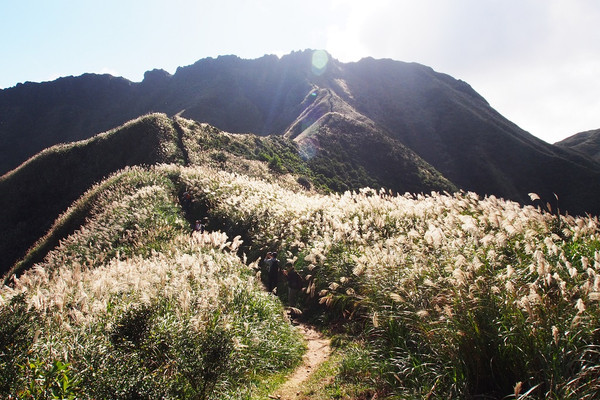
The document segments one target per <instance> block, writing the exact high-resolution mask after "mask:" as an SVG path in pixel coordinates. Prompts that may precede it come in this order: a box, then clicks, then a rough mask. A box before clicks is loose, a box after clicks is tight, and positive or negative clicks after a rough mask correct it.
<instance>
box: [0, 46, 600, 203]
mask: <svg viewBox="0 0 600 400" xmlns="http://www.w3.org/2000/svg"><path fill="white" fill-rule="evenodd" d="M315 56H320V57H321V58H320V59H318V60H316V59H315V60H313V58H314V57H315ZM313 61H318V63H313ZM325 61H326V62H325ZM148 112H162V113H165V114H167V115H168V116H174V115H180V116H181V117H184V118H187V119H191V120H196V121H200V122H206V123H209V124H211V125H213V126H215V127H217V128H218V129H221V130H224V131H227V132H234V133H254V134H256V135H259V136H264V135H270V134H272V135H283V136H284V137H286V138H289V139H292V140H294V141H295V142H297V144H298V145H299V147H300V149H301V151H302V154H303V156H304V157H305V161H306V162H307V163H309V164H311V163H312V164H313V170H316V169H318V168H319V165H320V167H321V179H322V180H323V181H325V180H329V181H330V182H329V184H328V186H329V187H330V188H333V189H335V190H345V189H348V188H356V185H355V184H356V183H358V182H366V181H369V179H368V177H369V176H370V175H372V174H377V175H378V177H377V178H376V179H374V181H376V182H377V183H378V184H379V185H381V186H385V187H387V188H389V189H391V190H394V191H398V192H404V191H411V192H419V191H426V190H428V189H427V188H428V187H431V186H436V185H435V184H434V185H427V184H426V185H422V183H423V182H427V181H428V180H429V181H430V182H433V181H435V180H439V179H440V177H444V178H446V179H447V180H449V181H450V182H451V186H452V187H454V188H459V189H462V190H468V191H474V192H477V193H479V194H481V195H496V196H499V197H504V198H508V199H513V200H516V201H519V202H522V203H526V202H528V201H529V200H528V196H527V194H528V193H530V192H535V193H538V194H539V195H540V197H541V198H542V199H543V200H544V202H546V201H548V200H550V199H551V200H554V199H555V194H556V195H557V196H558V198H559V203H558V206H559V208H560V209H561V210H565V211H569V212H571V213H575V214H582V213H586V212H589V213H593V214H598V212H599V211H600V206H599V205H598V202H597V201H596V199H597V198H598V195H600V179H599V178H600V164H599V163H598V162H597V161H593V160H590V159H589V157H586V156H584V155H582V154H581V153H579V152H576V151H573V150H572V149H567V148H565V147H563V146H554V145H551V144H548V143H546V142H544V141H542V140H540V139H537V138H536V137H534V136H532V135H530V134H529V133H527V132H525V131H523V130H522V129H520V128H519V127H518V126H516V125H515V124H513V123H512V122H510V121H508V120H507V119H506V118H504V117H503V116H502V115H500V114H499V113H498V112H496V111H495V110H494V109H493V108H492V107H491V106H490V105H489V104H488V103H487V102H486V101H485V99H484V98H483V97H482V96H480V95H479V94H478V93H477V92H475V91H474V90H473V89H472V88H471V87H470V86H469V85H468V84H467V83H465V82H463V81H460V80H457V79H454V78H452V77H450V76H448V75H446V74H442V73H438V72H435V71H434V70H433V69H431V68H429V67H426V66H423V65H420V64H415V63H404V62H399V61H393V60H388V59H383V60H375V59H372V58H367V59H363V60H361V61H359V62H354V63H341V62H339V61H337V60H335V59H333V58H331V57H330V56H328V55H326V54H325V55H324V53H322V52H320V53H319V52H313V51H310V50H306V51H301V52H294V53H291V54H289V55H286V56H283V57H281V58H278V57H276V56H264V57H262V58H259V59H255V60H243V59H240V58H238V57H236V56H223V57H219V58H216V59H212V58H208V59H203V60H200V61H198V62H196V63H195V64H193V65H190V66H187V67H180V68H178V69H177V71H176V72H175V74H173V75H170V74H168V73H166V72H165V71H161V70H154V71H149V72H147V73H146V74H145V77H144V80H143V81H142V82H141V83H132V82H128V81H126V80H124V79H122V78H113V77H110V76H108V75H102V76H98V75H83V76H80V77H69V78H61V79H59V80H57V81H54V82H47V83H40V84H34V83H26V84H23V85H18V86H17V87H14V88H10V89H6V90H3V91H1V92H0V115H2V121H1V124H0V138H1V139H2V140H1V141H0V160H3V161H2V165H0V168H1V169H0V171H2V172H6V171H8V170H9V169H12V168H15V167H16V166H17V165H18V164H19V163H20V162H22V161H24V160H25V159H26V158H27V157H29V156H31V155H32V154H35V153H36V152H38V151H39V150H41V149H42V148H44V147H47V146H48V145H50V144H52V143H61V142H69V141H72V140H74V139H82V138H86V137H90V136H92V135H94V134H96V133H97V132H101V131H103V130H107V129H110V128H112V127H115V126H118V125H120V124H123V123H125V122H126V121H128V120H130V119H132V118H135V117H137V116H139V115H141V114H144V113H148ZM325 147H328V148H327V149H326V148H325ZM4 160H6V161H4ZM415 163H416V164H415ZM317 164H318V165H317ZM346 164H348V165H353V174H348V173H347V171H346V168H345V166H346ZM408 165H411V166H416V167H415V168H416V169H414V170H413V172H414V173H412V174H408V175H407V174H405V173H404V172H403V171H406V167H407V166H408ZM411 168H412V167H411ZM352 180H354V181H352ZM438 187H439V186H438Z"/></svg>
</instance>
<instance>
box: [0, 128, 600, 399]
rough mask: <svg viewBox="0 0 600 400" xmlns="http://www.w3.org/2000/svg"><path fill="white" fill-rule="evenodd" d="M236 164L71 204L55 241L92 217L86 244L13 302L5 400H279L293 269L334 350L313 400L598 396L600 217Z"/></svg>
mask: <svg viewBox="0 0 600 400" xmlns="http://www.w3.org/2000/svg"><path fill="white" fill-rule="evenodd" d="M150 118H158V117H150ZM167 120H168V119H167ZM189 124H191V125H194V124H195V123H193V122H189ZM206 128H207V129H210V128H209V127H208V126H206ZM205 132H206V131H205ZM245 137H247V136H245ZM221 139H223V137H221ZM173 154H176V153H173ZM208 157H209V158H210V156H208ZM239 161H240V163H239V164H238V165H239V168H240V169H238V171H237V172H235V173H234V172H226V171H223V170H222V169H217V168H214V167H211V166H208V165H201V166H187V167H186V166H182V165H178V164H177V163H172V164H169V165H160V166H154V167H147V168H142V167H133V168H126V169H125V170H122V171H119V172H117V173H115V174H114V175H112V176H110V177H109V178H107V179H105V180H103V181H102V182H100V183H98V184H97V185H95V186H93V187H92V188H91V189H90V190H89V191H88V192H86V193H85V194H84V195H83V196H82V197H80V198H79V199H78V200H77V201H76V202H75V203H73V205H72V207H70V208H69V209H68V210H67V211H66V212H65V214H63V216H62V217H61V218H60V219H59V220H57V222H56V224H55V226H54V227H53V228H52V229H51V231H50V232H49V235H50V236H52V235H53V234H54V232H59V231H61V230H63V228H62V224H63V223H65V221H69V220H70V219H71V218H75V217H74V215H75V214H78V213H80V210H86V211H85V218H83V220H82V223H81V224H80V226H78V227H77V229H75V230H74V231H73V232H71V233H69V234H68V235H66V236H64V237H63V238H62V240H61V241H60V242H59V243H58V244H57V245H54V246H51V248H50V249H49V250H48V252H47V254H46V255H45V257H44V259H43V260H42V261H41V262H39V263H37V264H36V266H35V267H34V268H32V269H29V270H27V271H26V272H24V273H23V274H22V275H21V276H20V277H19V278H18V279H11V280H10V282H9V283H10V286H4V287H3V288H2V289H0V339H1V340H0V377H1V378H2V379H0V393H2V394H3V395H8V394H16V395H17V396H19V397H20V398H52V397H53V396H55V397H59V398H69V397H71V398H75V397H77V398H108V397H110V398H114V399H131V398H165V399H213V398H223V399H229V398H231V399H249V400H258V399H264V398H267V395H268V394H269V393H272V392H273V391H274V389H275V388H276V387H277V386H278V385H280V384H281V382H282V374H284V373H285V372H286V371H288V370H289V369H290V368H291V367H292V366H294V365H295V364H296V363H298V361H299V359H300V356H301V354H302V351H303V346H302V343H301V341H300V340H299V337H298V334H297V331H296V330H295V329H294V328H293V326H292V325H291V324H290V323H289V321H288V320H286V318H285V317H284V313H283V305H285V304H286V302H287V300H288V297H287V293H288V292H287V290H286V289H287V283H286V280H285V279H281V280H280V283H279V286H278V290H277V292H276V295H273V294H268V293H266V292H264V291H263V287H262V285H261V278H262V277H264V273H265V269H264V266H262V265H261V263H260V260H261V259H262V257H263V256H264V254H265V253H266V251H270V250H276V251H277V252H278V253H279V255H278V258H279V259H280V262H281V264H282V265H285V264H286V263H287V262H292V263H294V265H295V266H296V268H297V270H298V271H299V272H300V273H301V275H302V276H304V277H305V281H304V290H303V291H302V292H301V293H300V301H299V303H298V304H297V307H299V308H300V309H301V310H302V311H303V318H305V319H308V320H313V321H315V323H317V324H318V327H320V328H324V329H327V330H329V332H330V334H331V335H332V336H333V337H332V344H333V347H334V348H333V354H332V356H331V359H330V360H329V361H327V362H326V363H325V364H324V365H323V366H322V368H320V369H319V371H317V373H316V374H315V375H314V376H313V378H311V380H310V382H308V383H307V385H306V386H305V387H304V388H302V390H301V393H299V394H298V396H299V397H300V398H303V399H334V398H340V397H341V398H348V399H364V398H373V397H376V398H390V399H392V398H427V397H428V398H493V399H503V398H507V397H513V396H514V397H519V396H522V398H531V399H534V398H535V399H543V398H561V399H592V398H595V397H596V396H597V394H598V392H599V390H600V387H598V382H599V380H598V378H599V376H598V371H599V369H600V367H599V366H600V360H599V359H598V357H597V351H596V349H597V347H598V346H599V345H600V343H598V335H597V326H598V322H599V321H600V312H599V311H598V307H597V302H598V301H599V300H600V279H598V274H600V241H599V240H598V238H599V237H600V236H599V233H600V225H599V222H598V219H597V218H592V217H579V218H575V217H571V216H565V215H561V216H557V215H554V214H550V213H547V212H544V211H542V210H541V209H540V208H535V207H533V206H525V207H523V206H521V205H519V204H518V203H515V202H510V201H506V200H502V199H498V198H495V197H486V198H482V197H480V196H478V195H476V194H474V193H456V194H452V195H450V194H439V193H432V194H430V195H410V194H405V195H393V194H390V193H389V192H388V191H384V190H380V191H378V190H373V189H363V190H360V191H356V192H346V193H344V194H322V193H321V194H319V193H317V192H314V191H307V190H306V189H305V188H304V186H302V185H301V184H300V183H298V182H297V181H295V180H294V179H289V178H290V177H289V176H286V175H276V174H275V175H274V174H271V173H269V172H268V171H269V169H268V168H266V167H265V168H262V169H261V168H260V166H261V165H262V166H264V165H265V163H262V162H254V163H253V162H248V164H245V163H244V162H243V159H240V160H239ZM236 164H237V163H236ZM252 164H256V165H255V166H256V167H257V168H256V169H253V168H252V166H251V165H252ZM245 165H246V166H245ZM246 167H247V168H246ZM242 169H247V173H241V170H242ZM261 174H264V176H262V177H261ZM184 190H185V191H188V192H189V193H191V195H192V200H191V202H190V203H189V204H186V203H185V202H181V201H180V199H181V197H180V194H181V193H182V192H183V191H184ZM532 197H533V198H535V196H532ZM536 201H537V200H536ZM203 217H207V218H208V226H207V227H208V230H207V231H206V232H204V233H199V232H193V233H192V232H191V229H190V227H189V225H188V221H190V220H195V219H198V218H203ZM57 235H58V236H62V235H61V234H57ZM19 365H23V366H24V367H23V368H19V367H18V366H19Z"/></svg>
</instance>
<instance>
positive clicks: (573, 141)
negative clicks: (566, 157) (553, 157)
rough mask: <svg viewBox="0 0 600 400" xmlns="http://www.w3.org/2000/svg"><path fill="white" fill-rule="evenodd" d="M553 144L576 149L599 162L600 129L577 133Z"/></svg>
mask: <svg viewBox="0 0 600 400" xmlns="http://www.w3.org/2000/svg"><path fill="white" fill-rule="evenodd" d="M554 144H555V145H556V146H559V147H563V148H566V149H571V150H575V151H578V152H580V153H583V154H585V155H586V156H588V157H590V158H591V159H592V160H594V161H596V162H600V129H595V130H591V131H585V132H581V133H577V134H575V135H573V136H569V137H568V138H566V139H563V140H561V141H560V142H557V143H554Z"/></svg>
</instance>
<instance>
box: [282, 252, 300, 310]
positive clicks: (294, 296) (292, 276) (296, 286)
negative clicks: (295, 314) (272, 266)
mask: <svg viewBox="0 0 600 400" xmlns="http://www.w3.org/2000/svg"><path fill="white" fill-rule="evenodd" d="M283 275H284V276H285V277H286V278H287V281H288V305H289V306H290V307H296V303H297V302H298V292H299V291H300V289H302V285H303V284H304V278H302V276H301V275H300V274H299V273H298V272H297V271H296V270H295V269H294V265H293V264H292V263H290V262H289V263H287V265H286V269H285V271H283Z"/></svg>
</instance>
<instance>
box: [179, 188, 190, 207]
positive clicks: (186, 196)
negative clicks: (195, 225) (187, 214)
mask: <svg viewBox="0 0 600 400" xmlns="http://www.w3.org/2000/svg"><path fill="white" fill-rule="evenodd" d="M181 197H182V198H181V204H182V205H183V208H184V209H186V210H187V209H188V208H189V207H190V204H192V195H191V194H190V192H188V191H187V190H186V191H185V192H183V195H182V196H181Z"/></svg>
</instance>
